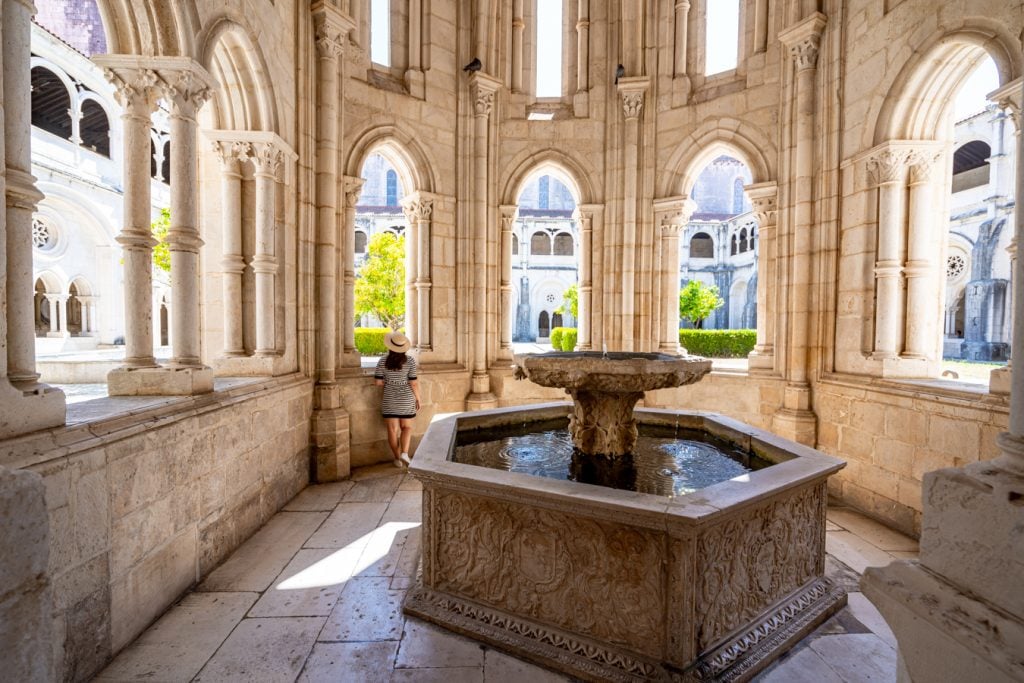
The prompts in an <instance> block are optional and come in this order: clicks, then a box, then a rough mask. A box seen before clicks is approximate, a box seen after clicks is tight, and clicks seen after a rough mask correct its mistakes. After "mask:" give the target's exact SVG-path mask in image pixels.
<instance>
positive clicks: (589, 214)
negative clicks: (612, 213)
mask: <svg viewBox="0 0 1024 683" xmlns="http://www.w3.org/2000/svg"><path fill="white" fill-rule="evenodd" d="M573 218H575V219H576V222H577V223H578V224H579V226H580V286H579V300H578V302H577V303H578V307H577V308H578V310H577V312H578V313H579V318H578V319H577V321H576V324H577V326H578V327H579V336H578V337H577V339H576V342H577V343H576V348H577V349H578V350H580V351H589V350H590V349H592V348H593V346H594V340H593V319H594V316H593V306H594V267H593V258H594V207H593V206H589V205H583V206H578V207H576V212H575V215H574V216H573Z"/></svg>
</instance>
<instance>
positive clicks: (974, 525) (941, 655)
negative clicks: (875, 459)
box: [861, 78, 1024, 683]
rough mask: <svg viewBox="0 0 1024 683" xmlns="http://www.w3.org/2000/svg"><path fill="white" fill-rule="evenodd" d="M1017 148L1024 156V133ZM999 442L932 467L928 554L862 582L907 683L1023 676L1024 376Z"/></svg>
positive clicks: (1019, 314)
mask: <svg viewBox="0 0 1024 683" xmlns="http://www.w3.org/2000/svg"><path fill="white" fill-rule="evenodd" d="M1021 93H1022V87H1021V79H1020V78H1018V79H1016V80H1015V81H1013V82H1011V83H1009V84H1007V85H1004V86H1003V87H1001V88H1000V89H999V90H997V91H996V92H995V93H993V96H992V99H994V100H995V101H997V102H1000V103H1001V104H1004V106H1008V107H1009V108H1010V109H1011V111H1012V113H1013V115H1014V119H1015V123H1016V125H1017V130H1018V131H1019V130H1020V126H1021V118H1020V117H1021V108H1022V106H1021ZM1017 154H1018V157H1017V158H1018V160H1020V159H1024V138H1022V137H1020V136H1018V140H1017ZM1016 192H1017V193H1018V195H1017V196H1024V164H1021V163H1018V164H1017V169H1016ZM1015 233H1016V234H1015V237H1016V239H1017V241H1018V243H1019V242H1020V241H1021V240H1022V239H1024V213H1022V212H1016V215H1015ZM1014 266H1015V268H1014V272H1013V283H1014V292H1013V306H1014V309H1015V310H1014V318H1013V320H1014V330H1013V339H1012V344H1013V350H1012V355H1013V356H1014V357H1017V356H1018V354H1020V353H1024V282H1022V280H1024V262H1022V260H1021V259H1017V260H1016V263H1015V264H1014ZM996 444H997V445H998V447H999V450H1000V451H1001V455H1000V456H999V457H997V458H996V459H995V460H992V461H988V462H974V463H971V464H969V465H967V466H965V467H962V468H949V469H943V470H937V471H934V472H927V473H925V475H924V477H923V484H922V500H923V510H922V520H921V550H920V555H919V559H918V560H916V561H915V560H902V561H896V562H893V563H891V564H889V565H888V566H886V567H869V568H868V569H867V570H866V571H865V572H864V576H863V578H862V579H861V586H862V588H863V590H864V594H865V595H866V596H867V597H868V598H869V599H871V600H872V601H873V602H874V603H875V605H876V606H877V607H878V609H879V611H880V612H881V613H882V616H884V617H885V619H886V621H888V623H889V626H890V627H891V628H892V630H893V633H894V634H895V635H896V640H897V642H898V643H899V652H900V670H899V671H898V672H897V680H899V681H900V682H901V683H909V682H910V681H933V680H935V681H938V680H942V681H955V680H979V681H1011V680H1013V681H1017V680H1024V662H1022V660H1021V657H1020V656H1019V653H1020V652H1021V647H1022V645H1021V644H1022V643H1024V592H1022V591H1021V590H1020V586H1021V585H1022V584H1024V544H1021V543H1020V539H1019V533H1020V529H1021V528H1024V506H1022V505H1021V504H1020V501H1021V500H1022V499H1024V373H1013V376H1012V379H1011V391H1010V420H1009V427H1008V430H1007V431H1006V432H1003V433H1002V434H1000V435H999V436H998V437H996ZM974 455H976V454H969V453H968V454H964V456H965V458H967V459H971V457H972V456H974Z"/></svg>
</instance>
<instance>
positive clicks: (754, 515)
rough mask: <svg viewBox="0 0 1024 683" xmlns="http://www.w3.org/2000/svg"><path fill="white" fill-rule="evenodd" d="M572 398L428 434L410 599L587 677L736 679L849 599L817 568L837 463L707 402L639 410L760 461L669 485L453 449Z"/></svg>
mask: <svg viewBox="0 0 1024 683" xmlns="http://www.w3.org/2000/svg"><path fill="white" fill-rule="evenodd" d="M571 411H572V405H571V404H568V403H555V404H546V405H540V406H535V407H529V408H521V407H520V408H509V409H501V410H491V411H481V412H474V413H464V414H460V415H457V416H454V417H449V418H445V419H441V420H438V421H436V422H434V424H432V425H431V426H430V428H429V429H428V430H427V433H426V434H425V436H424V438H423V441H422V442H421V444H420V446H419V448H418V450H417V453H416V458H415V460H413V463H412V466H411V468H410V471H411V473H412V474H413V475H415V476H416V477H417V478H418V479H419V480H420V481H421V482H422V483H423V556H422V576H421V579H420V581H419V582H418V584H417V585H416V586H415V587H414V588H413V589H412V590H410V592H409V594H408V596H407V598H406V601H405V605H404V608H405V611H406V612H407V613H408V614H412V615H415V616H418V617H421V618H423V619H426V620H429V621H432V622H434V623H437V624H440V625H441V626H444V627H446V628H448V629H450V630H453V631H456V632H459V633H462V634H464V635H468V636H470V637H473V638H476V639H478V640H481V641H483V642H485V643H488V644H490V645H492V646H494V647H497V648H500V649H503V650H506V651H509V652H511V653H513V654H515V655H516V656H519V657H523V658H526V659H530V660H533V661H535V662H537V663H539V664H541V665H543V666H547V667H550V668H553V669H557V670H560V671H563V672H565V673H568V674H570V675H572V676H576V677H579V678H582V679H585V680H594V681H641V680H666V681H669V680H671V681H706V680H716V681H718V680H722V681H733V680H737V681H742V680H747V679H749V678H751V677H752V676H753V675H754V674H756V673H757V672H758V671H760V670H761V669H763V668H764V667H765V666H766V665H767V664H769V663H770V662H771V661H772V660H773V659H775V658H776V657H778V656H779V655H780V654H781V653H783V652H784V651H785V650H786V649H788V648H789V647H791V646H792V645H793V644H794V643H795V642H796V641H797V640H799V639H800V638H802V637H803V636H804V635H806V634H807V633H809V632H810V631H811V630H812V629H813V628H815V627H816V626H817V625H818V624H819V623H821V622H822V621H824V620H825V619H826V618H827V617H828V616H830V615H831V614H832V613H834V612H835V611H836V610H838V609H839V608H840V607H841V606H842V605H843V604H845V602H846V595H845V593H844V592H843V591H842V590H841V589H840V588H838V587H837V586H835V585H833V584H832V582H831V581H830V580H829V579H827V578H825V577H824V562H825V505H826V479H827V478H828V476H829V475H831V474H833V473H834V472H836V471H838V470H839V469H840V468H842V467H843V465H844V463H843V462H842V461H841V460H838V459H836V458H832V457H829V456H826V455H824V454H822V453H820V452H818V451H816V450H813V449H810V448H807V447H804V446H801V445H799V444H796V443H794V442H791V441H788V440H786V439H782V438H779V437H777V436H774V435H772V434H770V433H768V432H765V431H762V430H759V429H755V428H752V427H750V426H747V425H744V424H742V423H739V422H736V421H734V420H731V419H728V418H725V417H723V416H720V415H713V414H700V413H686V412H675V411H665V410H651V409H639V410H637V411H636V416H637V419H638V420H639V422H640V423H641V424H642V425H646V424H650V425H660V426H671V425H673V424H675V425H676V426H677V427H682V428H688V429H702V430H706V431H707V432H710V433H711V434H713V435H714V436H716V437H718V438H720V439H724V440H726V441H728V442H731V443H732V444H735V445H737V446H739V447H741V448H743V449H745V450H746V451H747V452H749V453H753V454H756V455H757V456H758V457H760V458H762V459H764V460H768V461H770V462H771V463H773V464H772V465H771V466H769V467H765V468H764V469H759V470H755V471H752V472H749V473H748V474H745V475H743V476H741V477H737V478H735V479H731V480H728V481H725V482H722V483H719V484H715V485H713V486H710V487H708V488H704V489H701V490H699V491H695V492H693V493H690V494H687V495H682V496H679V497H676V498H668V497H664V496H658V495H651V494H646V493H636V492H632V491H622V490H616V489H611V488H605V487H601V486H594V485H590V484H582V483H577V482H573V481H567V480H566V481H562V480H556V479H544V478H540V477H535V476H532V475H529V474H523V473H516V472H507V471H502V470H496V469H488V468H484V467H476V466H473V465H467V464H460V463H457V462H453V461H452V459H451V456H452V454H453V452H454V449H455V444H456V437H457V435H458V433H460V432H467V431H472V430H480V429H494V428H500V427H503V426H512V425H522V424H523V423H524V422H534V421H536V422H546V421H551V420H557V419H563V420H564V419H565V418H566V417H567V416H568V415H569V413H570V412H571Z"/></svg>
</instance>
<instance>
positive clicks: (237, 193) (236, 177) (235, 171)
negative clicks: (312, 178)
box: [213, 140, 249, 358]
mask: <svg viewBox="0 0 1024 683" xmlns="http://www.w3.org/2000/svg"><path fill="white" fill-rule="evenodd" d="M213 148H214V152H215V153H216V154H217V155H218V156H219V157H220V161H221V223H222V231H223V249H222V251H223V255H222V257H221V268H223V273H222V275H221V278H222V279H221V291H222V294H223V299H222V302H221V305H222V306H223V307H224V350H223V355H224V356H225V357H229V358H230V357H240V356H244V355H245V344H244V342H243V325H242V272H243V271H244V270H245V259H244V258H243V256H242V172H241V169H240V168H239V167H240V163H241V161H243V160H245V159H247V158H248V156H249V145H248V144H247V143H244V142H230V141H226V140H218V141H217V142H214V143H213Z"/></svg>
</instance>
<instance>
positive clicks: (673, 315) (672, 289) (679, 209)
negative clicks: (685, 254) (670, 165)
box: [654, 197, 697, 354]
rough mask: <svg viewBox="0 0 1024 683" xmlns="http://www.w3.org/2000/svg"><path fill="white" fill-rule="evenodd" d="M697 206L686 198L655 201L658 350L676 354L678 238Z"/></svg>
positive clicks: (677, 337)
mask: <svg viewBox="0 0 1024 683" xmlns="http://www.w3.org/2000/svg"><path fill="white" fill-rule="evenodd" d="M696 210H697V202H695V201H693V200H692V199H690V198H688V197H680V198H676V197H673V198H670V199H661V200H657V201H655V203H654V211H655V214H656V215H660V216H661V220H660V226H661V264H662V269H661V304H662V309H661V310H662V313H661V321H662V332H661V335H660V336H661V343H660V344H659V348H658V350H659V351H661V352H662V353H671V354H678V353H679V236H680V235H681V234H682V233H683V232H685V230H686V226H687V224H688V223H689V222H690V216H692V215H693V212H694V211H696Z"/></svg>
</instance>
